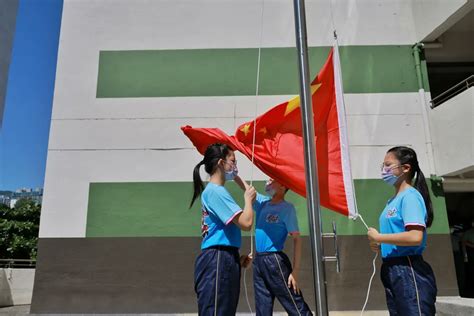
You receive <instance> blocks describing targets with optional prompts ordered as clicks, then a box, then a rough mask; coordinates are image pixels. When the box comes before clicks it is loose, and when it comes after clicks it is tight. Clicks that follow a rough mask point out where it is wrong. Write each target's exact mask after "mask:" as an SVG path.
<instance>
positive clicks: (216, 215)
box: [201, 182, 242, 249]
mask: <svg viewBox="0 0 474 316" xmlns="http://www.w3.org/2000/svg"><path fill="white" fill-rule="evenodd" d="M201 203H202V209H201V211H202V218H201V234H202V237H203V239H202V243H201V249H206V248H209V247H211V246H233V247H237V248H240V244H241V241H242V238H241V232H240V228H239V227H237V225H235V224H234V223H233V222H232V220H233V219H234V217H235V216H236V215H237V214H239V213H241V212H242V208H241V207H240V206H238V205H237V203H235V201H234V199H233V198H232V196H231V195H230V194H229V191H227V189H226V188H225V187H224V186H222V185H217V184H214V183H211V182H209V183H208V184H207V185H206V188H205V189H204V191H203V192H202V194H201Z"/></svg>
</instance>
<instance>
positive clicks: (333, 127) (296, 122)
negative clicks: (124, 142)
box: [181, 50, 355, 216]
mask: <svg viewBox="0 0 474 316" xmlns="http://www.w3.org/2000/svg"><path fill="white" fill-rule="evenodd" d="M311 91H312V101H313V113H314V126H315V138H316V155H317V166H318V180H319V195H320V201H321V205H323V206H324V207H327V208H329V209H331V210H334V211H336V212H339V213H342V214H344V215H346V216H349V215H350V216H354V215H355V210H354V207H350V206H351V205H350V204H352V203H353V199H352V198H351V197H349V195H352V187H351V188H350V190H348V189H349V188H347V186H348V183H350V185H352V180H351V181H349V182H348V181H347V178H346V185H345V181H344V171H343V162H342V159H341V139H342V140H344V139H343V138H341V134H340V128H339V124H340V122H339V120H340V117H338V107H337V102H336V85H335V78H334V67H333V51H332V50H331V52H330V54H329V56H328V59H327V61H326V63H325V64H324V66H323V68H322V69H321V71H320V72H319V74H318V75H317V76H316V78H315V79H314V80H313V82H312V83H311ZM339 115H341V113H339ZM255 128H256V135H255V146H254V163H255V165H256V166H257V167H258V168H259V169H260V170H262V171H263V172H264V173H265V174H267V175H268V176H269V177H271V178H273V179H275V180H277V181H278V182H280V183H281V184H283V185H284V186H286V187H288V188H290V189H291V190H293V191H295V192H296V193H298V194H300V195H301V196H306V182H305V172H304V168H305V167H304V156H303V155H304V151H303V135H302V128H301V111H300V100H299V97H296V98H294V99H292V100H290V101H288V102H284V103H282V104H279V105H277V106H275V107H273V108H271V109H270V110H269V111H267V112H266V113H264V114H262V115H261V116H259V117H257V118H256V120H255ZM181 129H182V130H183V132H184V133H185V134H186V136H188V137H189V139H190V140H191V141H192V143H193V144H194V145H195V146H196V148H197V149H198V151H199V152H200V153H201V154H203V153H204V151H205V150H206V147H207V146H208V145H210V144H212V143H216V142H219V143H225V144H228V145H230V146H231V147H233V148H234V149H235V150H238V151H240V152H242V153H243V154H245V155H246V156H247V158H249V159H252V147H253V133H254V121H251V122H247V123H244V124H242V125H241V126H239V127H238V128H237V130H236V132H235V135H234V136H229V135H227V134H225V133H224V132H223V131H221V130H220V129H217V128H192V127H191V126H184V127H182V128H181ZM346 145H347V144H346ZM345 147H347V146H345ZM346 149H347V148H346ZM347 174H349V175H350V172H349V173H347V172H346V175H347ZM348 200H350V203H348Z"/></svg>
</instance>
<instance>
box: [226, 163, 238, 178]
mask: <svg viewBox="0 0 474 316" xmlns="http://www.w3.org/2000/svg"><path fill="white" fill-rule="evenodd" d="M226 163H228V162H227V161H226ZM238 174H239V169H237V165H235V164H232V170H229V171H225V180H226V181H231V180H234V178H235V177H236V176H237V175H238Z"/></svg>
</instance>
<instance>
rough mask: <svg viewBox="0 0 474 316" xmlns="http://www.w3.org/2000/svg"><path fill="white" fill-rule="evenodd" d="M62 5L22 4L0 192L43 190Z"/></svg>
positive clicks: (59, 0) (1, 146)
mask: <svg viewBox="0 0 474 316" xmlns="http://www.w3.org/2000/svg"><path fill="white" fill-rule="evenodd" d="M62 7H63V0H20V1H19V5H18V11H17V18H16V28H15V35H14V40H13V49H12V55H11V63H10V67H9V74H8V81H7V92H6V98H5V108H4V116H3V126H2V127H1V130H0V156H1V157H0V164H1V165H0V190H16V189H18V188H23V187H27V188H36V187H43V183H44V174H45V168H46V155H47V149H48V135H49V127H50V121H51V110H52V102H53V92H54V81H55V75H56V62H57V53H58V42H59V31H60V26H61V16H62Z"/></svg>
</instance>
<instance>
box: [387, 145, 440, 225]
mask: <svg viewBox="0 0 474 316" xmlns="http://www.w3.org/2000/svg"><path fill="white" fill-rule="evenodd" d="M387 153H392V154H394V155H395V157H396V158H397V159H398V161H400V164H401V165H410V166H411V170H410V174H409V175H408V177H409V179H410V181H412V180H413V178H415V175H416V178H415V183H414V187H415V189H417V190H418V192H420V194H421V196H422V197H423V200H424V201H425V206H426V213H427V219H426V227H430V226H431V224H432V223H433V219H434V214H433V204H432V203H431V197H430V191H429V190H428V185H427V184H426V178H425V175H424V174H423V172H422V171H421V169H420V166H419V165H418V158H417V156H416V152H415V151H414V150H413V149H411V148H409V147H405V146H397V147H393V148H391V149H389V151H388V152H387Z"/></svg>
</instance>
